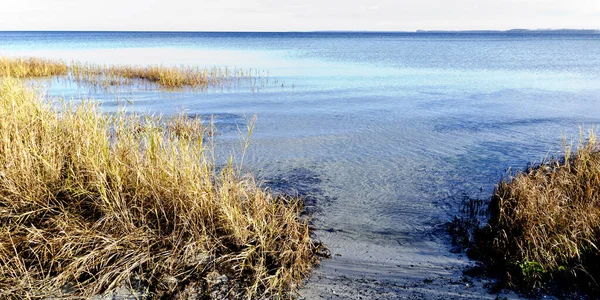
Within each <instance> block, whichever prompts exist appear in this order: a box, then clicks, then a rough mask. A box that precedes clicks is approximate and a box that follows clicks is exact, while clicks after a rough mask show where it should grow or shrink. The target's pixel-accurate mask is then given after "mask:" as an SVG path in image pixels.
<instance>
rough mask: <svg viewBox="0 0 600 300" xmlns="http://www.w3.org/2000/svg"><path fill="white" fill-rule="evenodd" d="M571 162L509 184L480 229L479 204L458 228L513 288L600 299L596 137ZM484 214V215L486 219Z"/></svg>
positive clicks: (464, 241) (465, 242)
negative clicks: (599, 297)
mask: <svg viewBox="0 0 600 300" xmlns="http://www.w3.org/2000/svg"><path fill="white" fill-rule="evenodd" d="M564 149H565V151H564V152H565V153H564V156H563V157H560V158H551V159H548V160H547V161H545V162H543V163H541V164H537V165H531V166H529V167H528V168H526V169H525V170H523V171H520V172H515V173H512V174H510V175H509V176H507V178H505V179H504V180H502V181H501V182H500V183H499V184H498V185H497V186H496V188H495V190H494V194H493V196H492V197H491V199H490V201H489V206H488V208H487V224H485V225H480V221H479V220H481V219H482V217H481V214H479V213H478V209H479V202H473V201H474V200H469V201H465V203H467V204H468V203H471V204H470V205H471V207H470V208H468V209H466V210H465V211H464V212H463V216H462V217H460V218H459V217H457V218H456V219H455V220H454V222H453V223H452V225H451V226H450V229H451V233H454V236H455V238H454V240H455V242H456V244H457V245H460V246H461V247H465V248H467V249H468V250H467V253H468V254H469V255H470V256H471V257H472V258H475V259H477V260H479V261H481V262H483V266H485V267H484V268H482V269H479V271H483V273H486V274H488V275H492V276H495V277H497V278H498V286H496V287H495V288H503V287H509V288H513V289H516V290H517V291H519V292H521V293H523V294H524V295H527V296H535V295H540V294H555V295H558V296H561V297H579V296H583V297H598V296H599V295H600V286H599V282H600V281H599V280H600V249H599V248H598V246H599V242H600V152H599V150H600V149H599V147H598V143H597V140H596V136H595V134H594V133H593V132H590V134H589V136H588V140H587V141H583V139H581V141H580V143H579V147H578V148H577V149H573V147H572V146H570V145H567V144H566V143H564ZM477 215H480V217H478V216H477Z"/></svg>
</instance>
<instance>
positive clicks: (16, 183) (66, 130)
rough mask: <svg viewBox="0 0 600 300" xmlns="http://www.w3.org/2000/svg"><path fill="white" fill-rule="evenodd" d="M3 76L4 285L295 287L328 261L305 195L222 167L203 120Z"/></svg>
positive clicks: (217, 292)
mask: <svg viewBox="0 0 600 300" xmlns="http://www.w3.org/2000/svg"><path fill="white" fill-rule="evenodd" d="M0 81H1V82H0V119H1V120H2V122H0V298H3V299H7V298H8V299H23V298H36V299H39V298H45V299H47V298H48V297H50V298H53V297H83V298H89V297H91V296H93V295H98V294H102V293H107V292H110V291H114V290H115V289H117V288H119V287H123V286H130V287H133V288H134V289H135V290H138V291H143V292H144V293H145V295H146V296H148V297H149V298H169V299H170V298H188V297H192V296H193V295H195V296H198V297H225V296H226V297H229V298H242V297H244V298H259V297H262V296H269V295H274V296H275V297H288V296H289V295H291V294H292V293H293V292H294V291H295V290H296V289H297V287H298V286H299V285H300V284H301V282H302V280H303V279H304V278H305V277H306V276H307V275H308V274H309V272H310V271H311V269H312V268H313V266H315V264H317V263H318V255H317V253H318V252H319V251H320V250H321V249H323V248H322V246H321V245H320V244H318V243H316V242H314V241H313V240H311V238H310V232H309V229H308V225H307V222H306V221H303V220H301V219H300V218H299V213H300V210H301V207H302V203H301V201H300V200H299V199H297V198H286V197H283V196H275V195H273V194H271V193H270V192H268V191H267V190H264V189H262V188H260V187H259V186H258V185H257V183H256V182H255V181H254V180H253V178H252V177H251V176H249V175H246V176H240V174H239V172H238V171H236V170H237V169H238V168H237V167H236V166H234V165H233V164H232V163H229V164H228V165H226V166H223V167H218V166H217V165H216V164H215V159H214V155H213V154H212V153H213V152H212V151H211V149H212V148H211V147H210V146H208V145H210V144H211V143H209V142H207V139H208V138H207V135H205V134H202V133H203V132H205V131H206V130H207V128H206V127H205V126H204V125H203V124H202V123H200V122H197V121H196V120H194V119H188V118H183V117H181V118H178V119H174V120H173V121H172V123H170V124H167V125H165V122H162V121H161V120H157V119H156V118H152V117H145V118H144V117H140V116H136V115H127V114H125V113H119V114H116V115H113V116H109V115H106V114H101V113H99V112H98V107H97V105H96V104H94V103H93V102H88V101H83V102H81V103H79V104H77V105H73V104H69V103H67V102H63V103H62V104H61V105H58V106H57V105H54V106H53V105H51V104H50V103H48V102H47V101H46V100H47V99H43V98H42V97H41V96H40V95H39V94H38V93H36V92H35V91H34V90H31V89H27V88H26V87H24V85H23V84H22V83H19V82H17V81H16V80H14V79H10V78H5V79H3V80H0Z"/></svg>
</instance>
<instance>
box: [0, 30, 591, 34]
mask: <svg viewBox="0 0 600 300" xmlns="http://www.w3.org/2000/svg"><path fill="white" fill-rule="evenodd" d="M0 32H5V33H6V32H15V33H27V32H31V33H37V32H47V33H53V32H56V33H58V32H60V33H65V32H67V33H68V32H77V33H215V34H231V33H235V34H244V33H245V34H282V33H292V34H293V33H296V34H311V33H312V34H314V33H332V34H336V33H364V34H369V33H373V34H394V33H397V34H423V33H425V34H563V35H570V34H572V35H578V34H600V29H509V30H422V29H419V30H415V31H391V30H390V31H371V30H316V31H170V30H148V31H146V30H0Z"/></svg>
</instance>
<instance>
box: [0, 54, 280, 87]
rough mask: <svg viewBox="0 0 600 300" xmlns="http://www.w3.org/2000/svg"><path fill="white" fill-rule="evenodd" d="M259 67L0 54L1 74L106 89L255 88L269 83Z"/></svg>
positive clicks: (2, 75)
mask: <svg viewBox="0 0 600 300" xmlns="http://www.w3.org/2000/svg"><path fill="white" fill-rule="evenodd" d="M263 75H264V74H263V73H261V72H259V71H258V70H252V69H248V70H244V69H239V68H233V69H231V68H226V67H225V68H221V67H212V68H202V67H192V66H162V65H150V66H135V65H102V64H90V63H81V62H71V63H69V64H67V63H65V62H64V61H61V60H51V59H43V58H31V57H27V58H24V57H17V58H12V57H0V77H4V76H9V77H15V78H35V77H52V76H55V77H56V76H61V77H67V78H69V79H71V80H73V81H75V82H77V83H79V84H82V85H87V86H92V87H100V88H107V87H111V86H122V85H132V84H134V83H150V84H155V85H157V86H158V87H159V88H163V89H168V90H173V89H181V88H186V87H188V88H193V89H208V88H235V87H238V86H241V85H247V86H249V87H250V88H251V89H252V90H253V91H254V90H255V89H260V88H263V87H264V86H265V83H268V80H269V78H268V74H267V75H266V77H263Z"/></svg>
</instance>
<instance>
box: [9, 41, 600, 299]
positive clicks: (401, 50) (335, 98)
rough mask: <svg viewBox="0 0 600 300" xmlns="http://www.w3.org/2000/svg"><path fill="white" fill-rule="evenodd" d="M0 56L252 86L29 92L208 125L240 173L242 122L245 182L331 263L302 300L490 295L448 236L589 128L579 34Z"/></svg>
mask: <svg viewBox="0 0 600 300" xmlns="http://www.w3.org/2000/svg"><path fill="white" fill-rule="evenodd" d="M0 55H2V56H19V57H31V56H33V57H43V58H52V59H62V60H65V61H79V62H89V63H98V64H107V65H122V64H133V65H165V66H173V65H174V66H180V65H186V66H200V67H211V68H212V67H228V68H241V69H244V70H254V71H255V72H257V73H256V74H261V75H260V76H261V77H260V79H259V80H260V82H259V83H260V84H257V85H256V86H255V87H253V88H251V87H248V86H239V87H234V88H209V89H206V90H183V91H164V90H160V89H158V88H156V87H148V86H132V87H129V88H123V89H122V90H119V91H111V90H106V89H92V88H86V87H82V86H79V85H77V84H74V83H70V82H65V80H49V81H46V83H44V88H45V89H46V93H47V94H48V95H50V96H57V97H63V98H65V99H72V100H78V99H81V98H89V99H93V100H94V101H99V102H100V103H101V109H102V110H104V111H106V112H113V111H116V110H118V109H121V108H122V107H124V106H126V107H127V109H131V110H135V111H138V112H144V113H149V114H154V115H163V116H172V115H175V114H178V113H181V112H185V113H189V114H193V115H198V116H202V117H204V118H205V119H206V120H209V119H210V118H213V119H214V120H215V121H214V122H215V124H216V126H217V129H218V131H219V132H220V135H218V136H217V137H216V140H217V147H221V149H226V150H224V151H225V152H227V153H231V155H233V156H234V157H236V158H238V159H239V157H240V151H241V150H240V148H241V146H240V139H241V137H240V136H244V132H245V128H247V125H248V123H249V120H251V119H252V118H253V117H254V116H256V121H255V123H254V124H255V128H254V131H253V134H252V136H251V137H250V139H251V143H250V147H249V149H248V152H247V153H246V154H245V156H244V169H245V170H247V171H248V172H251V173H252V174H254V175H255V176H256V177H257V178H258V179H259V181H260V182H261V183H262V184H263V185H264V186H265V187H266V188H270V189H272V190H274V191H276V192H285V193H297V194H299V195H301V196H303V197H305V198H306V199H307V210H308V211H309V212H310V214H311V219H312V220H311V223H312V226H314V228H315V232H314V235H315V238H316V239H319V240H321V241H323V242H324V243H326V244H327V245H328V246H329V249H330V250H331V252H332V258H330V259H326V260H324V261H323V262H322V264H321V267H319V268H318V269H316V270H315V271H314V273H313V275H312V276H311V277H310V278H309V279H308V281H307V283H306V284H305V287H304V288H303V289H302V290H301V292H300V295H301V297H303V298H306V299H321V298H326V299H329V298H335V297H341V298H348V299H359V298H360V297H363V298H364V299H367V298H380V299H386V298H389V299H396V298H402V297H414V298H440V297H441V298H453V297H458V298H460V297H467V296H468V297H474V298H494V297H495V295H490V294H488V293H487V290H486V287H485V286H486V284H488V283H489V282H490V281H493V279H485V278H483V279H481V278H466V277H464V275H463V274H462V270H464V269H465V268H466V267H468V266H470V265H473V264H475V262H473V261H471V260H469V259H468V258H467V257H466V255H465V254H464V252H461V251H455V250H456V249H455V247H454V246H453V245H452V241H451V238H450V236H449V234H448V233H447V230H446V228H447V226H448V224H449V222H451V221H452V220H453V218H454V217H455V216H457V215H460V214H461V203H463V202H464V201H465V199H469V198H471V199H481V200H484V201H485V200H487V199H489V198H490V196H491V195H492V193H493V190H494V186H495V184H497V183H498V182H499V181H500V180H502V179H503V178H507V176H508V174H510V172H516V171H518V170H522V169H523V168H525V167H526V166H527V165H529V164H531V163H536V162H537V163H539V162H540V161H542V160H544V159H546V158H549V157H552V156H560V154H561V151H562V149H563V143H564V142H566V143H571V142H573V143H574V145H576V144H577V143H578V142H579V141H580V133H581V132H582V131H583V133H584V134H583V138H584V139H585V136H586V132H587V131H588V130H594V129H595V128H596V129H597V125H598V124H600V34H594V33H590V32H585V33H565V32H558V33H552V32H550V33H548V32H541V33H540V32H520V31H519V32H285V33H279V32H272V33H268V32H260V33H259V32H49V31H48V32H0ZM123 103H127V104H128V105H123ZM508 295H509V296H515V297H517V296H516V295H513V294H508Z"/></svg>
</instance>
